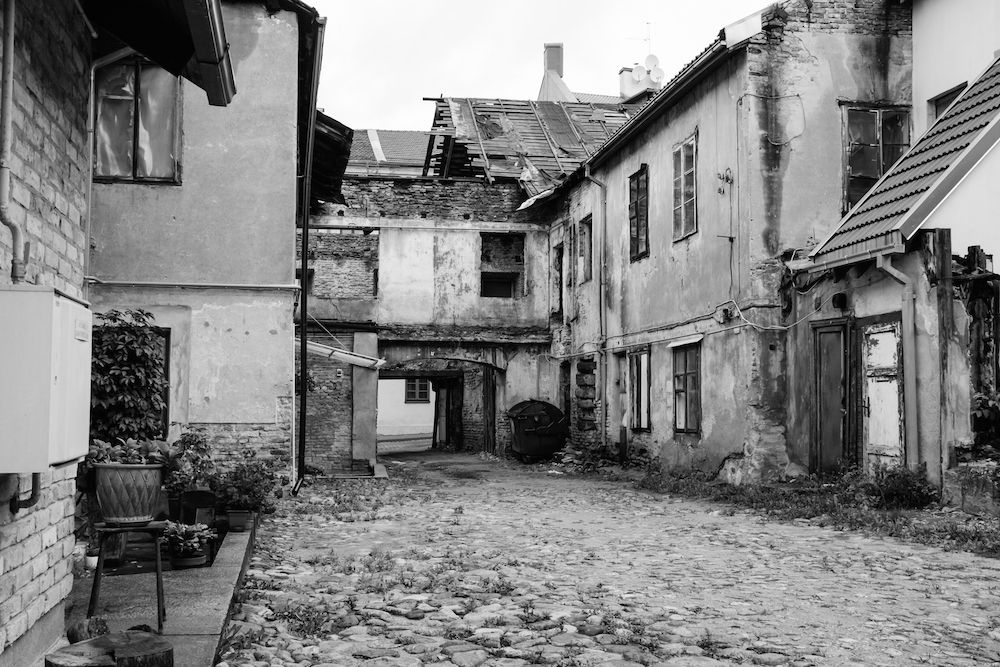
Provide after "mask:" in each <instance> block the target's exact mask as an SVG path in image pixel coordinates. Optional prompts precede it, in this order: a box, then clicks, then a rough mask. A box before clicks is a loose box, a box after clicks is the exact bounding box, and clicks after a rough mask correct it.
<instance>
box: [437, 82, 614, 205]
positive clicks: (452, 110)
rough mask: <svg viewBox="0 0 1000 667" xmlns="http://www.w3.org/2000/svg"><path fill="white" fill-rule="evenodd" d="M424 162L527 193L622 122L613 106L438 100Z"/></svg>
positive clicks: (557, 175)
mask: <svg viewBox="0 0 1000 667" xmlns="http://www.w3.org/2000/svg"><path fill="white" fill-rule="evenodd" d="M433 101H434V102H435V103H436V105H437V106H436V109H435V112H434V123H433V126H432V129H431V134H434V135H437V137H438V138H437V139H436V140H435V143H434V147H433V150H432V151H431V153H430V155H429V158H428V160H427V162H426V164H425V165H424V169H425V173H429V174H433V175H436V176H450V177H462V176H466V177H476V176H485V177H486V178H487V179H488V180H490V181H492V180H493V179H496V178H511V179H517V180H519V181H521V183H522V184H523V185H524V187H525V190H527V191H528V193H529V194H532V195H534V194H537V193H538V192H541V191H542V190H545V189H548V188H550V187H552V186H553V185H554V184H556V183H557V182H559V181H560V180H561V179H563V178H565V177H566V176H568V175H569V174H571V173H572V172H573V171H575V170H576V168H577V167H579V166H580V164H581V163H582V162H583V161H584V160H586V159H587V157H588V156H589V155H592V154H593V153H594V151H596V150H597V148H598V147H600V146H601V144H603V143H604V142H605V141H607V139H608V137H610V136H611V134H612V133H613V132H614V131H615V130H616V129H617V128H618V127H619V126H621V125H622V124H623V123H625V121H626V120H628V115H627V114H626V113H625V112H624V111H621V110H619V106H618V105H617V104H613V105H612V104H594V103H583V102H534V101H530V100H500V99H472V98H441V99H435V100H433Z"/></svg>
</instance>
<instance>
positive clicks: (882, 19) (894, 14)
mask: <svg viewBox="0 0 1000 667" xmlns="http://www.w3.org/2000/svg"><path fill="white" fill-rule="evenodd" d="M781 6H782V8H783V9H784V10H785V11H786V12H788V23H787V25H786V26H785V30H795V31H800V30H801V31H811V32H845V33H851V34H869V35H881V34H886V35H909V34H911V32H912V27H913V23H912V4H911V3H909V2H901V1H900V0H864V2H858V1H857V0H813V2H812V7H811V8H810V7H809V6H807V5H806V3H805V2H802V0H786V1H785V2H783V3H781Z"/></svg>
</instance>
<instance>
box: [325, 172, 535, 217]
mask: <svg viewBox="0 0 1000 667" xmlns="http://www.w3.org/2000/svg"><path fill="white" fill-rule="evenodd" d="M343 194H344V198H345V200H346V201H347V206H346V207H342V206H341V207H329V206H328V207H327V209H326V212H327V213H328V214H329V215H330V217H326V216H323V217H321V218H318V219H317V220H316V221H317V222H328V223H336V222H337V219H338V218H358V217H361V218H379V217H390V218H434V219H444V220H483V221H491V222H503V221H514V222H537V221H538V220H539V219H540V216H539V210H537V209H539V207H537V206H532V207H531V208H529V209H528V210H526V211H521V212H519V213H516V212H515V211H517V207H518V206H520V205H521V203H522V202H523V201H524V200H525V199H526V197H525V195H524V192H523V191H522V190H521V187H520V186H519V185H518V184H517V183H500V182H497V183H494V184H493V185H490V184H488V183H486V182H480V181H476V182H471V181H448V180H434V179H413V178H406V179H404V178H395V179H394V178H351V177H349V176H348V177H345V178H344V187H343Z"/></svg>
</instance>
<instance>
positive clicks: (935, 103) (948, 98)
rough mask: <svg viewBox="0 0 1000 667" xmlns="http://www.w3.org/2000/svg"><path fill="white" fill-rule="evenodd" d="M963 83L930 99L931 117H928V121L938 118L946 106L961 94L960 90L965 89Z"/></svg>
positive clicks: (946, 108)
mask: <svg viewBox="0 0 1000 667" xmlns="http://www.w3.org/2000/svg"><path fill="white" fill-rule="evenodd" d="M965 85H966V84H964V83H963V84H962V85H961V86H955V87H954V88H952V89H951V90H949V91H948V92H946V93H942V94H940V95H938V96H937V97H935V98H934V99H933V100H931V103H930V106H931V118H930V122H931V123H933V122H934V121H936V120H937V119H938V118H940V117H941V116H942V115H944V112H945V111H947V110H948V107H950V106H951V103H952V102H954V101H955V100H957V99H958V96H959V95H961V94H962V92H963V91H964V90H965Z"/></svg>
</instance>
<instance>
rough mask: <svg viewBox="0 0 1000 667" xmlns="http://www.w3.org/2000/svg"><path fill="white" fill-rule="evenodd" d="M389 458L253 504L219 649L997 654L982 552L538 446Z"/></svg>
mask: <svg viewBox="0 0 1000 667" xmlns="http://www.w3.org/2000/svg"><path fill="white" fill-rule="evenodd" d="M389 463H390V467H391V471H392V472H391V474H395V475H396V477H397V478H396V479H395V480H393V481H391V482H389V483H388V487H386V488H385V490H384V491H383V492H382V493H383V495H382V496H381V497H382V499H383V500H384V504H381V506H378V502H377V501H375V500H374V499H375V498H376V496H378V493H379V492H377V491H375V490H374V486H372V482H368V484H369V486H368V487H366V488H364V487H363V488H362V490H361V494H362V496H361V498H360V499H355V500H354V501H352V502H354V509H351V510H349V511H345V503H346V502H348V501H349V497H348V495H347V493H346V492H345V487H343V486H341V487H336V486H332V485H331V486H327V487H322V486H319V485H317V486H313V487H309V488H307V489H305V490H304V491H303V492H302V494H300V497H299V498H297V499H289V500H286V501H282V508H281V510H279V513H278V514H277V515H274V516H273V517H270V518H268V519H266V520H265V521H264V523H263V525H262V528H261V531H260V537H261V539H260V541H259V547H258V550H257V552H256V554H255V556H254V559H253V561H252V563H251V569H250V570H249V572H248V580H247V590H246V591H245V593H244V596H245V598H246V599H247V602H246V603H245V604H244V605H243V606H242V609H241V610H239V611H238V612H237V613H236V615H235V620H234V621H233V624H232V631H233V632H234V633H235V639H234V640H233V646H234V650H232V651H230V652H229V653H228V654H226V655H224V656H223V657H224V659H225V661H226V662H225V664H227V665H228V666H229V667H235V666H236V665H255V666H256V667H263V666H264V665H268V666H278V665H299V666H300V667H306V666H313V667H316V666H318V665H323V666H324V667H329V666H332V665H338V666H348V667H349V666H353V665H363V666H364V667H397V666H398V667H420V665H421V664H422V663H430V664H431V665H440V666H442V667H450V666H451V665H455V666H456V667H479V666H480V665H485V666H486V667H493V666H496V667H521V666H522V665H528V664H554V665H566V666H573V667H596V666H597V665H605V664H607V665H608V666H609V667H629V666H631V665H635V664H640V665H669V666H671V667H702V666H711V665H733V664H760V665H795V666H807V665H838V666H839V665H865V666H866V667H870V666H876V665H909V664H914V663H917V664H921V663H922V664H930V665H982V664H994V665H1000V662H998V660H1000V654H998V649H1000V642H998V640H1000V628H998V626H1000V609H998V596H1000V591H998V586H1000V584H998V578H997V574H998V570H1000V563H998V562H997V561H995V560H991V559H985V558H982V557H978V556H974V555H971V554H967V553H961V552H946V551H943V550H940V549H937V548H929V547H923V546H918V545H909V544H904V543H901V542H898V541H895V540H890V539H873V538H867V537H864V536H863V535H861V534H858V533H850V532H837V531H835V530H832V529H829V528H821V527H815V526H811V525H807V524H804V523H803V524H801V525H799V524H786V523H777V522H767V521H763V520H762V519H760V518H758V517H756V516H754V515H752V514H748V513H744V512H736V513H733V512H732V511H730V510H726V509H725V508H723V507H720V506H717V505H710V504H703V503H697V502H690V501H685V500H681V499H677V498H672V497H670V496H663V495H655V494H648V493H645V492H640V491H636V490H634V489H633V487H632V485H631V484H630V483H628V482H625V481H607V480H601V479H597V478H591V477H574V476H568V475H556V474H546V471H545V468H544V467H538V466H532V467H517V466H516V465H514V464H507V463H504V462H489V461H482V460H479V459H476V458H474V457H461V456H456V455H452V456H450V457H448V456H444V455H440V454H435V455H431V456H429V457H428V456H424V457H423V459H422V460H420V462H414V460H412V459H411V462H409V463H407V464H406V465H404V466H400V465H393V464H392V462H391V461H390V462H389ZM401 471H402V478H401V479H400V478H399V474H400V472H401ZM373 507H375V508H376V509H372V508H373ZM334 512H339V513H337V514H334Z"/></svg>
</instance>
